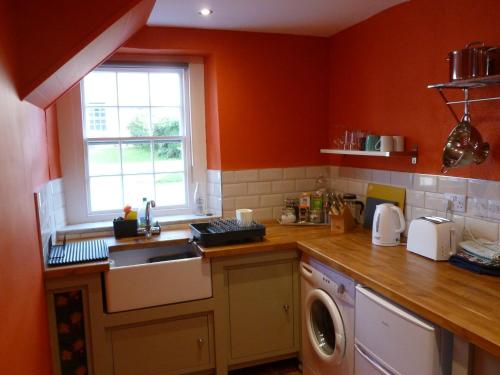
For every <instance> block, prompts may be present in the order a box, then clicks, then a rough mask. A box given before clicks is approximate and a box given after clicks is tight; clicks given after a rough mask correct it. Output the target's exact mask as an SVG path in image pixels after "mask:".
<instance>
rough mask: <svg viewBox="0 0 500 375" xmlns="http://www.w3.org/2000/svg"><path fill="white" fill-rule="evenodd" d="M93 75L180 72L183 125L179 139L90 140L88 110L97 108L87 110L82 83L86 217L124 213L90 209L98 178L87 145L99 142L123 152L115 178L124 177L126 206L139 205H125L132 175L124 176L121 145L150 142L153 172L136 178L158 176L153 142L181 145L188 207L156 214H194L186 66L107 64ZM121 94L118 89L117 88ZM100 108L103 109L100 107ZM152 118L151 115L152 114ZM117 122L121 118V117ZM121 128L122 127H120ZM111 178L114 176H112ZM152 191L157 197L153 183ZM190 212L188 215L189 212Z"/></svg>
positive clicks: (164, 209)
mask: <svg viewBox="0 0 500 375" xmlns="http://www.w3.org/2000/svg"><path fill="white" fill-rule="evenodd" d="M94 71H108V72H116V73H117V72H133V73H135V72H145V73H150V72H172V71H175V72H179V73H180V76H181V85H180V86H181V104H180V108H181V123H182V125H183V126H182V128H181V134H180V135H178V136H161V137H155V136H153V135H151V136H145V137H121V136H119V137H103V138H97V137H92V138H89V137H87V135H86V134H85V130H86V114H87V113H86V112H87V111H86V109H87V108H96V106H86V105H85V98H84V94H85V82H84V80H82V84H81V98H82V134H83V143H84V160H85V169H84V170H85V190H86V203H87V215H88V216H93V215H117V214H119V213H121V212H122V210H121V209H120V210H101V211H92V206H91V192H90V190H91V189H90V179H91V177H95V176H90V173H89V158H88V156H89V155H88V145H89V143H99V142H103V143H104V142H113V143H115V142H116V143H117V144H118V145H119V148H120V163H121V165H122V167H121V174H116V175H114V176H120V177H121V185H122V201H123V204H124V205H125V204H132V205H133V204H135V203H138V202H125V197H124V194H125V184H124V176H127V175H133V174H125V173H123V159H122V157H123V156H122V148H121V145H122V143H126V142H133V141H149V142H150V143H151V145H152V150H151V153H152V163H153V171H152V172H151V173H137V174H148V175H153V176H155V175H156V173H155V170H154V141H155V140H156V141H162V140H164V141H179V140H180V141H181V142H182V145H183V148H182V154H183V155H182V156H183V160H184V179H185V182H184V194H185V197H186V203H185V204H184V205H175V206H157V208H156V210H155V212H156V214H157V215H158V214H160V215H169V214H172V213H186V212H189V211H192V210H193V197H191V195H192V194H190V189H189V186H190V185H191V184H192V181H193V170H192V169H193V168H192V167H193V163H192V160H191V155H192V151H191V137H192V134H191V119H190V111H189V108H190V100H189V97H190V96H189V91H190V90H189V81H188V66H187V65H183V64H176V65H172V64H171V65H158V64H153V65H142V64H116V63H113V64H104V65H102V66H100V67H98V68H96V69H94ZM116 89H117V90H118V86H117V88H116ZM117 100H118V91H117ZM102 107H110V108H117V109H118V113H119V109H120V108H126V107H133V108H139V107H142V108H149V109H151V108H154V107H156V106H152V105H151V103H150V105H148V106H145V105H143V106H140V105H136V106H127V105H126V106H120V105H119V103H118V101H117V103H116V106H104V105H103V106H102ZM98 108H101V107H98ZM150 118H151V114H150ZM118 121H120V120H119V117H118ZM120 127H121V124H120ZM110 176H111V175H110ZM153 190H154V191H155V196H156V184H155V183H153ZM148 199H152V198H151V197H148ZM186 210H187V211H186Z"/></svg>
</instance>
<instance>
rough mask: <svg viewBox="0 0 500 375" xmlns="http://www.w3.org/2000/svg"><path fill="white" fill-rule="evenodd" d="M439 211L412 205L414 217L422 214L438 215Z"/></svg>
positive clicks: (416, 217)
mask: <svg viewBox="0 0 500 375" xmlns="http://www.w3.org/2000/svg"><path fill="white" fill-rule="evenodd" d="M436 215H437V211H436V210H431V209H428V208H420V207H412V209H411V216H412V219H413V220H414V219H418V218H419V217H422V216H436Z"/></svg>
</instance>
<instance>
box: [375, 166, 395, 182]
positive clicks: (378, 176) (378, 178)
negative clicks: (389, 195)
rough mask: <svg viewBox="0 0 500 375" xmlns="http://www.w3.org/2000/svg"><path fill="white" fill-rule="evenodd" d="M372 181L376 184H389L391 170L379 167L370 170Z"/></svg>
mask: <svg viewBox="0 0 500 375" xmlns="http://www.w3.org/2000/svg"><path fill="white" fill-rule="evenodd" d="M372 181H373V182H376V183H378V184H390V183H391V172H389V171H382V170H379V169H373V170H372Z"/></svg>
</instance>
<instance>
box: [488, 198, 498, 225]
mask: <svg viewBox="0 0 500 375" xmlns="http://www.w3.org/2000/svg"><path fill="white" fill-rule="evenodd" d="M488 217H489V218H490V219H495V220H500V201H495V200H489V201H488Z"/></svg>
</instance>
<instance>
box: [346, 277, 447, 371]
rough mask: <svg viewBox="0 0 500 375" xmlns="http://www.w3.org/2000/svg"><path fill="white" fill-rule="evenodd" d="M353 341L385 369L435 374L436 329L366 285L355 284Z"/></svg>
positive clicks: (437, 364)
mask: <svg viewBox="0 0 500 375" xmlns="http://www.w3.org/2000/svg"><path fill="white" fill-rule="evenodd" d="M355 333H356V343H357V344H358V343H359V344H361V349H363V348H365V350H364V352H365V353H372V355H371V356H370V357H371V358H377V360H376V362H378V363H379V364H381V365H382V366H383V367H384V368H386V369H391V370H394V371H391V372H396V373H400V374H404V375H433V374H437V373H439V371H438V369H439V348H438V340H437V332H436V328H435V327H434V326H432V325H431V324H429V323H427V322H426V321H424V320H422V319H420V318H418V317H416V316H414V315H413V314H410V313H409V312H407V311H405V310H403V309H402V308H400V307H399V306H396V305H394V304H392V303H390V302H388V301H387V300H386V299H384V298H382V297H380V296H378V295H377V294H375V293H373V292H372V291H370V290H369V289H367V288H363V287H360V286H359V285H358V286H357V287H356V319H355Z"/></svg>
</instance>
